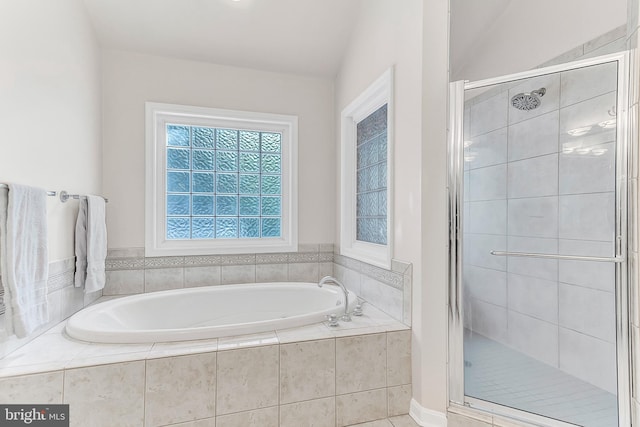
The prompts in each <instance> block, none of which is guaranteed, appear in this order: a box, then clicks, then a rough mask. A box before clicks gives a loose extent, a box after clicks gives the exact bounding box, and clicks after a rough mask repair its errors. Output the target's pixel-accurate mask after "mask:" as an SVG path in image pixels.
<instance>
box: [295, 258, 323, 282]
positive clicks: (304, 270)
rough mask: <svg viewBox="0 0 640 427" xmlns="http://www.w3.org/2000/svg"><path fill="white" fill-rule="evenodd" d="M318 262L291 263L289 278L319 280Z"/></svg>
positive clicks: (306, 280) (308, 280)
mask: <svg viewBox="0 0 640 427" xmlns="http://www.w3.org/2000/svg"><path fill="white" fill-rule="evenodd" d="M318 274H319V273H318V263H317V262H313V263H307V262H301V263H296V264H289V273H288V279H289V281H291V282H318V281H319V280H320V278H319V277H318Z"/></svg>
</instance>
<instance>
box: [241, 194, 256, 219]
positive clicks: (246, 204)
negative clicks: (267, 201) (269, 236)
mask: <svg viewBox="0 0 640 427" xmlns="http://www.w3.org/2000/svg"><path fill="white" fill-rule="evenodd" d="M240 215H242V216H251V215H260V198H259V197H254V196H240Z"/></svg>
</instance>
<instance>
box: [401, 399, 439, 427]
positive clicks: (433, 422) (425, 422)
mask: <svg viewBox="0 0 640 427" xmlns="http://www.w3.org/2000/svg"><path fill="white" fill-rule="evenodd" d="M409 415H410V416H411V418H413V419H414V420H415V422H417V423H418V424H419V425H421V426H422V427H447V415H446V414H444V413H442V412H438V411H434V410H432V409H427V408H425V407H423V406H422V405H420V404H419V403H418V402H416V400H415V399H411V405H410V406H409Z"/></svg>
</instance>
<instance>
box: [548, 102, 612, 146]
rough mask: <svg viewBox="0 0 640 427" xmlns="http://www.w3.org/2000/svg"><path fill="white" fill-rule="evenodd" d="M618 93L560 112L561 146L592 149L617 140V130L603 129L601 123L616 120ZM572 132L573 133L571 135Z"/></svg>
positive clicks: (580, 103)
mask: <svg viewBox="0 0 640 427" xmlns="http://www.w3.org/2000/svg"><path fill="white" fill-rule="evenodd" d="M615 106H616V93H615V92H610V93H608V94H605V95H601V96H598V97H595V98H591V99H589V100H586V101H583V102H579V103H577V104H573V105H571V106H568V107H566V108H563V109H561V110H560V144H561V145H560V146H561V148H562V150H563V151H566V150H567V149H571V148H580V147H590V146H593V145H598V144H603V143H607V142H611V141H614V140H615V131H616V129H615V128H609V129H606V128H603V127H601V126H599V123H602V122H604V121H607V120H610V119H612V118H614V117H613V116H612V114H614V113H613V111H614V109H615ZM570 132H571V133H570Z"/></svg>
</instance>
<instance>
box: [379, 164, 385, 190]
mask: <svg viewBox="0 0 640 427" xmlns="http://www.w3.org/2000/svg"><path fill="white" fill-rule="evenodd" d="M377 188H387V163H386V162H384V163H380V164H378V186H377Z"/></svg>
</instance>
